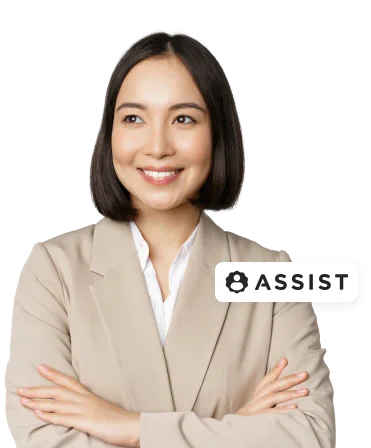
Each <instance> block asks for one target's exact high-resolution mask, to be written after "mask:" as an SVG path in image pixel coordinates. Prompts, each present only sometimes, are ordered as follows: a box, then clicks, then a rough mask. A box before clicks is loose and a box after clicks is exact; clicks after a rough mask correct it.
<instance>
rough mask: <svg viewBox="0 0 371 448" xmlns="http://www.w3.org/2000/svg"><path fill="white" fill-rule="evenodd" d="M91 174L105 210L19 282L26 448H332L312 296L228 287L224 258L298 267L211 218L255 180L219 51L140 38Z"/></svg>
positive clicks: (19, 423)
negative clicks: (226, 290)
mask: <svg viewBox="0 0 371 448" xmlns="http://www.w3.org/2000/svg"><path fill="white" fill-rule="evenodd" d="M90 168H91V171H90V174H91V175H90V186H91V193H92V198H93V202H94V204H95V206H96V208H97V210H98V211H99V212H100V213H101V214H102V215H103V218H102V219H101V220H100V221H99V222H97V223H94V224H91V225H89V226H86V227H83V228H81V229H77V230H73V231H70V232H67V233H64V234H61V235H58V236H55V237H54V238H51V239H49V240H46V241H43V242H38V243H36V244H35V245H34V247H33V248H32V251H31V253H30V255H29V257H28V259H27V260H26V263H25V265H24V267H23V269H22V272H21V275H20V279H19V282H18V285H17V291H16V297H15V300H14V311H13V322H12V336H11V347H10V359H9V362H8V365H7V370H6V378H5V384H6V400H7V401H6V415H7V420H8V423H9V427H10V430H11V432H12V435H13V437H14V440H15V441H16V444H17V447H23V448H27V447H29V448H31V447H48V448H57V447H60V446H70V447H75V446H76V447H79V448H88V447H90V448H100V447H104V446H113V445H114V446H126V447H138V446H140V447H141V448H158V447H160V446H161V447H162V446H164V447H165V446H166V447H168V446H169V447H176V448H178V447H179V448H183V447H184V448H185V447H189V446H192V447H194V448H208V447H216V446H218V447H220V448H222V447H232V446H254V447H255V446H259V447H268V446H272V445H271V444H272V440H274V441H275V443H276V445H277V446H278V445H279V446H284V447H285V448H296V447H298V446H300V447H302V448H332V447H333V443H334V440H335V421H334V409H333V389H332V385H331V382H330V379H329V369H328V367H327V365H326V364H325V362H324V359H323V357H324V354H325V352H326V350H325V349H324V348H322V347H321V344H320V337H319V329H318V325H317V321H316V316H315V314H314V310H313V308H312V305H311V303H308V302H301V303H300V302H299V303H291V302H279V303H252V302H247V303H229V302H219V301H218V300H216V298H215V267H216V265H217V264H218V263H220V262H231V261H232V262H235V261H237V262H239V261H242V262H246V261H247V262H250V261H257V262H267V261H268V262H270V261H274V262H281V261H291V260H290V258H289V255H288V254H287V252H285V251H283V250H280V251H278V250H273V249H268V248H265V247H263V246H261V245H260V244H258V243H256V242H254V241H252V240H250V239H248V238H245V237H242V236H239V235H236V234H234V233H232V232H229V231H224V230H223V229H222V228H221V227H219V226H218V225H217V224H216V223H215V222H214V221H213V220H212V219H211V218H210V217H209V216H208V215H207V214H206V213H205V210H206V209H209V210H227V209H230V208H232V207H233V205H234V204H235V203H236V201H237V199H238V197H239V194H240V191H241V187H242V182H243V178H244V152H243V144H242V134H241V129H240V123H239V120H238V116H237V111H236V107H235V103H234V99H233V95H232V92H231V89H230V87H229V84H228V81H227V79H226V77H225V74H224V72H223V70H222V68H221V67H220V65H219V63H218V62H217V60H216V59H215V57H214V56H213V55H212V54H211V53H210V52H209V51H208V50H207V49H206V48H205V47H204V46H203V45H202V44H200V43H199V42H197V41H196V40H195V39H193V38H191V37H189V36H186V35H184V34H176V35H174V36H171V35H169V34H166V33H155V34H151V35H149V36H146V37H144V38H143V39H141V40H140V41H138V42H137V43H135V44H134V45H133V46H132V47H131V48H130V49H129V50H128V51H127V52H126V53H125V55H124V56H123V57H122V58H121V59H120V61H119V62H118V64H117V66H116V68H115V70H114V72H113V74H112V77H111V79H110V82H109V85H108V89H107V94H106V101H105V106H104V111H103V120H102V124H101V128H100V130H99V133H98V137H97V141H96V145H95V148H94V152H93V156H92V162H91V167H90ZM280 359H283V363H281V364H279V366H277V362H278V361H279V360H280ZM41 363H43V364H46V365H48V366H49V367H50V368H51V370H49V372H48V373H47V374H45V373H43V374H41V372H40V371H38V370H37V366H38V365H39V364H41ZM284 369H285V376H282V377H280V374H281V373H282V371H283V370H284ZM297 372H302V374H303V375H302V376H300V377H299V376H297V375H296V373H297ZM279 377H280V378H279ZM259 380H260V381H259ZM303 382H305V383H306V384H305V386H307V387H305V388H304V391H303V392H300V391H299V390H297V389H295V388H296V387H298V386H302V385H303V384H302V383H303ZM20 386H27V387H28V388H29V389H28V391H26V392H22V391H21V390H19V389H18V388H19V387H20ZM21 396H24V397H26V398H29V399H30V400H31V401H27V402H24V401H21ZM290 401H291V403H289V402H290ZM38 410H39V411H40V410H41V411H43V412H42V413H41V414H40V413H37V411H38Z"/></svg>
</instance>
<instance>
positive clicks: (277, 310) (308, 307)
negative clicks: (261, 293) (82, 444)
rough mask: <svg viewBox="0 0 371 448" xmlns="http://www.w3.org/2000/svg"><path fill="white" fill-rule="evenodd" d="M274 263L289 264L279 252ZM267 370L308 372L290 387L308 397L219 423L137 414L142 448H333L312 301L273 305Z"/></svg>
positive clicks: (185, 414) (329, 396) (328, 390)
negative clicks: (276, 410) (277, 408)
mask: <svg viewBox="0 0 371 448" xmlns="http://www.w3.org/2000/svg"><path fill="white" fill-rule="evenodd" d="M277 261H291V260H290V257H289V255H288V254H287V252H285V251H279V256H278V260H277ZM273 314H274V316H273V327H272V336H271V347H270V353H269V359H268V370H270V369H271V368H272V367H273V366H274V365H275V364H276V363H277V362H278V361H279V360H280V359H281V358H282V357H283V356H285V357H286V358H287V359H288V365H287V366H286V368H285V369H284V370H283V372H282V374H281V377H282V376H286V375H289V374H291V373H297V372H299V371H301V370H307V372H308V373H309V377H308V379H307V380H306V381H304V382H302V383H300V385H297V386H295V387H293V388H292V389H300V388H302V387H307V388H308V389H309V395H307V396H304V397H300V398H297V399H294V400H291V401H289V402H286V403H285V404H289V403H295V404H296V405H297V408H295V409H292V410H282V412H281V413H278V414H257V415H252V416H241V415H235V414H227V415H225V416H224V417H223V418H222V419H221V420H216V419H213V418H199V417H198V416H197V415H196V414H195V413H194V412H192V411H182V412H165V413H141V417H140V446H141V448H157V447H158V446H162V447H175V446H176V447H177V448H186V447H187V448H188V447H193V448H204V447H209V446H210V447H211V446H212V447H218V448H224V447H229V448H232V447H233V448H258V447H259V448H260V447H268V446H272V441H275V442H274V445H275V446H284V447H285V448H298V447H301V448H334V447H335V441H336V440H335V413H334V407H333V388H332V385H331V382H330V378H329V369H328V367H327V365H326V364H325V361H324V359H323V358H324V354H325V353H326V349H324V348H321V344H320V334H319V329H318V325H317V319H316V315H315V313H314V310H313V307H312V304H311V302H284V303H283V302H275V303H274V311H273Z"/></svg>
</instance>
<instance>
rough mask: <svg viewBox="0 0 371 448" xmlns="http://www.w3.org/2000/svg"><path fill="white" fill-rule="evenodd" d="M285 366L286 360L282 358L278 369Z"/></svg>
mask: <svg viewBox="0 0 371 448" xmlns="http://www.w3.org/2000/svg"><path fill="white" fill-rule="evenodd" d="M284 364H285V358H282V359H281V361H280V362H279V363H278V367H282V366H283V365H284Z"/></svg>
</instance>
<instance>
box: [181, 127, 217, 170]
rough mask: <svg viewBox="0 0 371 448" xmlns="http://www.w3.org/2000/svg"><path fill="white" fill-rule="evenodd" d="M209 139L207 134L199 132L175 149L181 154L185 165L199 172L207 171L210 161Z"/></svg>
mask: <svg viewBox="0 0 371 448" xmlns="http://www.w3.org/2000/svg"><path fill="white" fill-rule="evenodd" d="M211 146H212V145H211V138H210V136H209V133H208V132H199V133H197V134H195V135H193V136H190V137H189V138H187V139H186V140H184V141H183V142H178V145H177V148H178V150H179V152H182V153H183V157H182V159H184V160H185V162H186V164H188V165H189V166H192V167H193V168H194V169H197V170H198V171H200V172H203V171H207V170H208V168H209V165H210V161H211Z"/></svg>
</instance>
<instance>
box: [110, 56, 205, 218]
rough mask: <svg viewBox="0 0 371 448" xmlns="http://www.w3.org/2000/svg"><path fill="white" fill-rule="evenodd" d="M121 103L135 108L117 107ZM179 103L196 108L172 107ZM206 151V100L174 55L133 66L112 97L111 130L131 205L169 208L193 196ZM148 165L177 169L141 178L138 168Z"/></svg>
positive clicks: (200, 180) (118, 168)
mask: <svg viewBox="0 0 371 448" xmlns="http://www.w3.org/2000/svg"><path fill="white" fill-rule="evenodd" d="M123 103H137V106H135V105H133V104H132V105H130V106H125V105H124V106H123V107H120V106H121V105H123ZM180 103H193V104H194V106H199V108H200V109H199V108H197V107H192V105H191V104H188V105H181V106H176V105H177V104H180ZM138 105H139V106H138ZM140 105H142V106H140ZM118 108H119V110H117V109H118ZM211 151H212V138H211V123H210V117H209V113H208V110H207V109H206V104H205V103H204V101H203V98H202V96H201V94H200V92H199V91H198V89H197V87H196V85H195V83H194V81H193V79H192V77H191V75H190V74H189V73H188V71H187V69H186V68H185V66H184V65H183V64H182V63H181V62H180V61H179V59H177V58H176V57H171V58H161V59H146V60H144V61H141V62H140V63H138V64H137V65H135V66H134V67H133V68H132V69H131V70H130V72H129V73H128V75H127V76H126V78H125V79H124V81H123V83H122V85H121V88H120V91H119V94H118V96H117V99H116V104H115V115H114V121H113V129H112V156H113V165H114V169H115V172H116V174H117V176H118V178H119V179H120V181H121V183H122V184H123V185H124V187H125V188H126V189H127V190H128V191H129V192H130V195H131V201H132V205H133V206H135V207H139V208H143V207H149V208H151V209H156V210H169V209H171V208H174V207H177V206H179V205H180V204H182V203H183V202H186V201H187V200H188V199H189V198H193V197H197V195H198V192H199V190H200V188H201V187H202V185H203V184H204V182H205V180H206V179H207V177H208V174H209V170H210V166H211ZM148 166H152V167H153V168H152V170H153V171H163V168H164V167H170V168H169V169H166V171H169V170H170V171H172V170H176V169H180V168H182V170H181V171H180V174H178V175H176V176H173V177H172V179H174V180H172V181H171V182H169V181H170V180H171V178H167V177H165V178H164V179H163V178H161V179H162V180H158V179H157V178H156V177H155V179H154V180H152V182H151V179H153V176H151V177H149V180H146V175H145V173H144V172H143V171H141V170H140V169H143V168H145V167H148ZM148 174H152V175H153V174H154V173H148ZM156 179H157V180H156ZM154 182H155V183H154ZM160 182H161V183H160Z"/></svg>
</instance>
